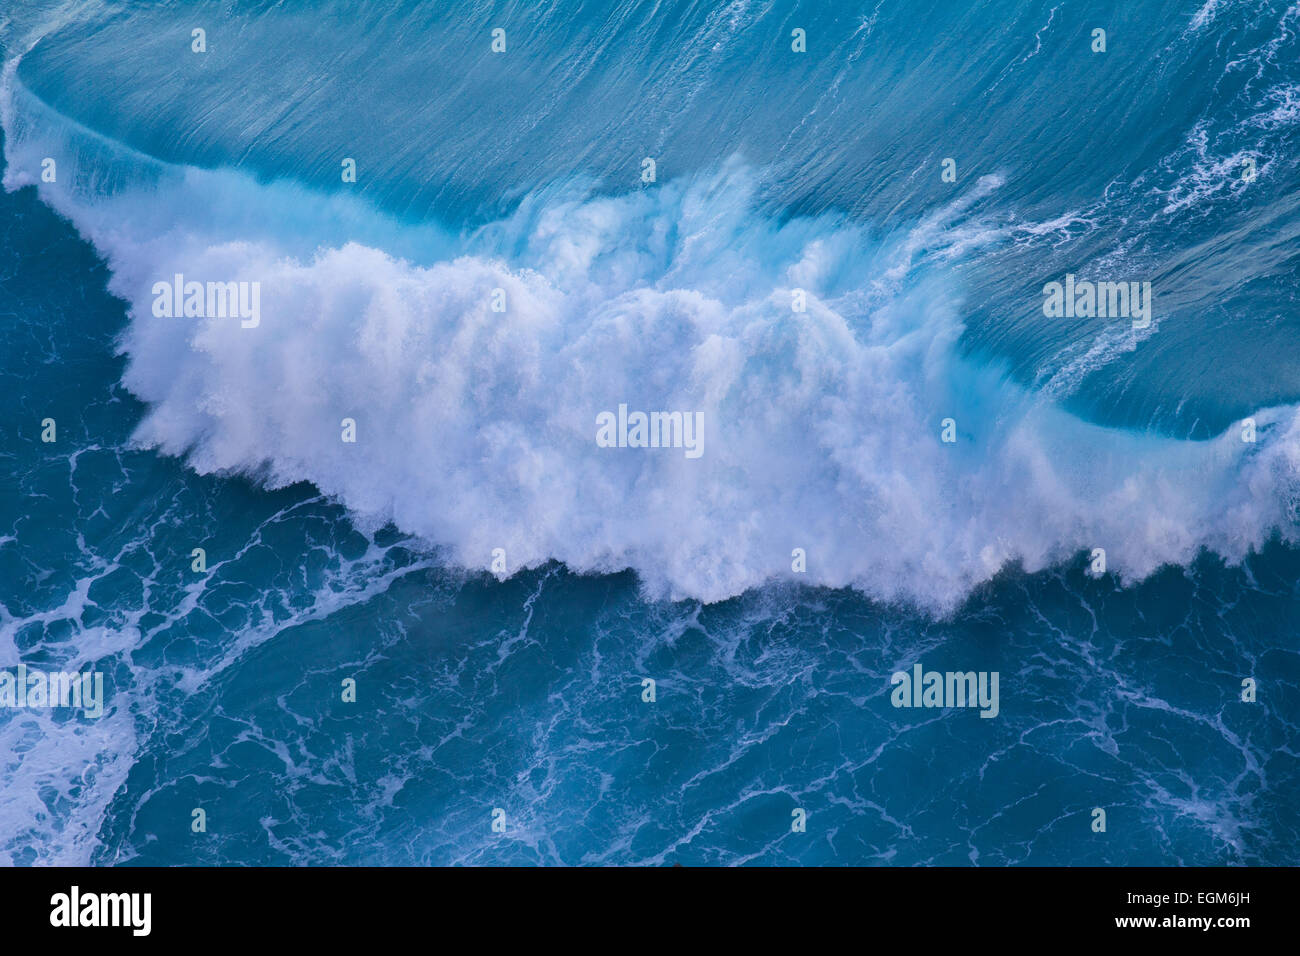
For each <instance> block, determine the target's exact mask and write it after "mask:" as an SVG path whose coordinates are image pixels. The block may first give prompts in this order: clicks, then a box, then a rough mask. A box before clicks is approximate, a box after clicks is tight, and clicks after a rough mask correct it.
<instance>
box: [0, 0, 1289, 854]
mask: <svg viewBox="0 0 1300 956" xmlns="http://www.w3.org/2000/svg"><path fill="white" fill-rule="evenodd" d="M195 27H202V28H204V29H205V30H206V42H207V51H206V52H204V53H195V52H193V51H192V49H191V32H190V31H191V30H192V29H193V28H195ZM496 27H501V28H503V29H505V30H506V37H507V42H506V50H505V52H504V53H493V52H492V50H491V42H492V39H491V31H492V30H493V29H494V28H496ZM1098 27H1100V28H1104V29H1105V30H1106V31H1107V37H1106V39H1107V49H1106V51H1105V52H1104V53H1103V52H1093V50H1092V49H1091V46H1092V44H1093V40H1092V31H1093V30H1094V29H1095V28H1098ZM795 28H799V29H803V30H805V31H806V35H807V47H808V49H807V52H806V53H795V52H794V51H793V50H792V49H791V31H792V30H794V29H795ZM0 54H2V56H3V60H4V62H5V64H6V66H5V71H6V72H5V75H4V81H3V89H0V119H2V120H3V134H4V161H5V167H4V176H5V179H4V182H5V191H4V192H2V193H0V329H3V336H2V339H0V341H3V348H2V349H0V402H3V406H2V409H3V411H2V414H0V462H2V467H0V668H6V669H12V668H15V667H16V666H17V664H18V663H19V662H23V663H26V664H27V665H29V666H31V667H38V668H44V669H46V670H57V669H64V670H84V669H87V668H94V669H96V670H98V671H100V672H102V673H103V674H104V675H105V683H106V687H107V690H108V707H107V709H106V712H105V714H104V715H103V716H102V717H99V718H98V719H92V718H89V717H86V716H85V715H81V714H77V713H75V712H74V713H69V712H66V711H61V710H37V709H30V710H11V709H4V708H0V760H2V763H0V861H8V862H11V863H14V864H34V863H93V864H124V863H125V864H184V863H210V864H288V863H306V864H328V863H392V864H454V863H468V864H501V863H508V864H533V863H542V864H591V863H649V864H670V863H674V862H681V863H683V864H686V865H697V864H738V863H749V864H886V865H914V864H925V863H942V864H958V865H964V864H969V863H976V864H980V865H1003V864H1018V863H1028V864H1045V865H1069V864H1121V865H1122V864H1169V865H1173V864H1259V863H1273V864H1295V863H1297V862H1300V858H1298V856H1297V852H1296V850H1295V847H1296V841H1297V837H1298V836H1300V799H1298V798H1297V796H1296V795H1297V793H1298V792H1300V655H1298V653H1297V649H1298V648H1297V636H1296V635H1297V627H1298V625H1300V358H1298V356H1300V307H1297V302H1296V289H1297V264H1298V263H1300V258H1298V256H1300V209H1298V208H1297V197H1300V167H1298V162H1300V159H1298V157H1300V149H1298V147H1300V142H1298V140H1300V5H1296V6H1288V5H1287V4H1285V3H1268V2H1265V3H1231V2H1228V0H1209V2H1192V3H1159V2H1150V0H1143V2H1138V3H1132V2H1129V3H1123V4H1120V3H1089V4H1082V3H1068V2H1055V3H1052V2H1045V3H1037V2H1011V0H1001V2H993V3H956V2H952V3H944V2H940V3H931V2H910V3H895V2H890V0H879V2H877V0H871V2H868V3H864V4H848V3H823V4H794V3H789V2H775V3H769V4H757V3H746V2H735V3H731V4H698V5H697V4H685V3H683V4H660V5H646V4H635V3H630V2H629V3H623V4H617V3H604V2H602V3H589V4H582V5H567V4H566V5H561V4H553V5H551V4H548V5H540V6H539V5H534V4H506V5H501V6H486V5H483V6H478V5H465V4H452V5H442V4H440V5H437V8H436V9H430V5H414V4H407V5H401V6H397V5H393V4H378V3H376V4H365V3H350V4H342V3H319V2H317V3H310V4H298V5H293V7H292V9H285V8H284V6H283V5H280V4H271V3H233V4H232V3H223V4H203V3H199V4H193V3H187V4H178V3H154V4H148V5H142V4H117V3H102V2H92V3H61V4H53V3H48V4H47V3H37V2H24V3H21V4H18V5H16V6H13V7H12V8H11V7H6V8H5V9H3V10H0ZM345 157H348V158H353V159H355V160H356V162H357V169H358V176H357V181H356V182H355V183H345V182H343V181H342V179H341V176H340V165H341V161H342V160H343V159H344V158H345ZM646 157H650V158H653V159H654V160H655V163H656V172H657V175H656V181H655V182H652V183H646V182H643V181H642V178H641V172H642V168H643V166H642V162H643V160H644V159H645V158H646ZM948 157H951V158H953V159H955V161H956V172H957V175H956V181H955V182H946V181H944V179H943V178H942V176H941V164H942V161H943V159H945V158H948ZM46 158H53V159H54V160H55V161H56V167H57V176H56V178H55V181H53V182H45V181H42V178H41V173H42V168H43V167H42V161H43V160H44V159H46ZM1248 161H1249V163H1248ZM1250 163H1253V167H1254V170H1255V173H1256V174H1255V175H1254V176H1252V177H1247V176H1245V175H1244V170H1245V169H1247V168H1248V166H1249V164H1250ZM177 272H183V273H185V274H186V275H187V276H191V277H195V278H209V279H219V280H222V281H228V280H229V281H235V280H249V281H258V282H260V283H261V288H262V306H261V321H260V324H259V325H258V326H257V327H256V328H247V329H245V328H240V326H239V324H238V322H237V321H230V320H222V319H213V320H203V319H195V318H188V319H186V318H163V317H158V316H156V315H155V314H154V312H153V303H154V294H153V293H152V291H151V289H152V285H153V283H154V282H156V281H158V280H160V279H165V280H169V279H170V278H171V277H172V276H173V275H174V274H175V273H177ZM1066 273H1071V274H1077V275H1078V276H1080V277H1082V278H1088V279H1093V280H1098V281H1130V280H1131V281H1149V282H1150V283H1151V287H1152V289H1153V290H1154V306H1153V321H1152V323H1151V326H1150V327H1149V328H1145V329H1135V328H1134V327H1133V325H1132V323H1131V322H1129V321H1128V320H1127V319H1115V318H1098V317H1094V318H1069V319H1065V318H1062V319H1053V318H1048V317H1046V316H1045V315H1044V313H1043V310H1042V303H1043V294H1042V291H1041V290H1042V287H1043V285H1044V284H1045V283H1047V282H1051V281H1054V280H1060V279H1062V277H1063V276H1064V275H1065V274H1066ZM494 289H504V290H505V295H506V300H507V301H508V303H509V307H508V308H507V310H506V311H505V312H504V313H497V312H493V311H492V309H491V305H490V303H491V299H492V290H494ZM793 289H802V290H805V292H806V294H807V298H808V308H807V311H805V312H799V313H795V312H793V311H792V309H791V301H792V299H791V295H792V290H793ZM620 403H630V404H631V405H632V407H634V408H645V409H665V410H667V409H700V410H701V411H702V412H703V414H704V421H705V422H706V423H707V424H706V431H705V433H704V434H705V444H704V453H703V455H702V456H701V457H700V458H699V459H697V460H692V459H688V458H686V457H685V456H683V455H682V454H681V452H680V451H676V450H668V449H653V450H640V449H602V448H599V447H597V445H596V442H595V441H594V440H593V437H594V432H595V428H594V421H595V416H596V414H597V413H598V412H600V411H601V410H604V409H613V408H616V407H617V406H618V405H619V404H620ZM345 417H348V418H351V419H353V420H354V421H355V422H356V424H357V429H358V436H359V437H358V441H357V442H356V443H354V444H353V443H344V442H342V441H340V422H341V419H343V418H345ZM949 417H951V418H953V419H954V420H955V427H956V433H957V441H956V442H955V443H952V444H949V443H945V442H943V441H941V422H942V421H943V420H944V419H946V418H949ZM47 418H48V419H54V420H55V422H56V423H57V438H56V440H55V441H53V442H44V441H42V430H43V425H42V422H43V421H44V420H45V419H47ZM1245 419H1250V420H1252V421H1253V422H1254V423H1255V424H1256V427H1257V431H1258V437H1257V440H1256V441H1254V442H1245V441H1243V440H1242V434H1243V422H1244V420H1245ZM197 547H201V548H203V549H204V550H205V552H206V560H207V567H206V569H205V570H203V571H201V572H196V571H194V570H193V569H192V566H191V554H192V549H194V548H197ZM496 548H501V549H502V550H503V551H504V553H505V560H506V565H507V569H506V571H505V573H492V572H491V570H490V562H491V560H492V552H493V549H496ZM794 548H802V549H804V550H805V551H806V553H807V570H806V571H805V572H803V573H802V574H796V573H794V572H793V571H792V567H791V551H792V549H794ZM1095 548H1103V549H1105V551H1106V556H1107V570H1106V572H1105V573H1104V574H1100V575H1096V574H1093V573H1091V571H1090V561H1091V554H1092V551H1093V549H1095ZM918 662H920V663H922V664H923V665H924V666H925V667H926V668H927V669H936V670H940V671H949V670H955V671H963V672H965V671H977V672H997V673H998V674H999V675H1000V707H999V713H998V715H997V716H996V717H995V718H993V719H981V718H980V717H979V714H978V712H977V711H976V710H973V709H962V708H952V709H901V708H896V707H895V706H893V705H892V703H891V690H892V687H891V683H890V677H891V674H893V673H894V672H895V671H910V670H911V668H912V667H913V665H914V664H916V663H918ZM646 678H652V679H653V680H655V681H656V695H655V700H654V701H653V702H647V701H645V700H643V699H642V692H643V691H642V687H643V685H642V682H643V680H644V679H646ZM1247 678H1250V679H1253V680H1254V681H1255V682H1256V685H1257V695H1258V696H1257V699H1256V700H1254V701H1253V702H1245V701H1243V700H1242V681H1243V680H1244V679H1247ZM349 679H350V680H355V681H356V701H355V702H345V701H344V700H343V699H342V687H343V682H344V681H346V680H349ZM196 808H201V809H203V810H204V811H205V813H206V818H207V829H206V832H202V833H195V832H193V830H192V827H191V823H192V813H193V811H194V810H195V809H196ZM497 808H499V809H501V810H503V811H504V812H505V821H506V824H505V830H504V832H494V830H493V828H492V822H493V816H492V814H493V810H494V809H497ZM796 808H799V809H802V810H804V811H805V812H806V815H807V830H806V832H793V831H792V829H791V821H792V816H791V814H792V811H793V810H795V809H796ZM1095 808H1102V809H1104V810H1105V811H1106V815H1107V827H1106V830H1105V832H1104V833H1098V832H1094V831H1093V828H1092V825H1091V824H1092V819H1093V817H1092V813H1093V810H1094V809H1095Z"/></svg>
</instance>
